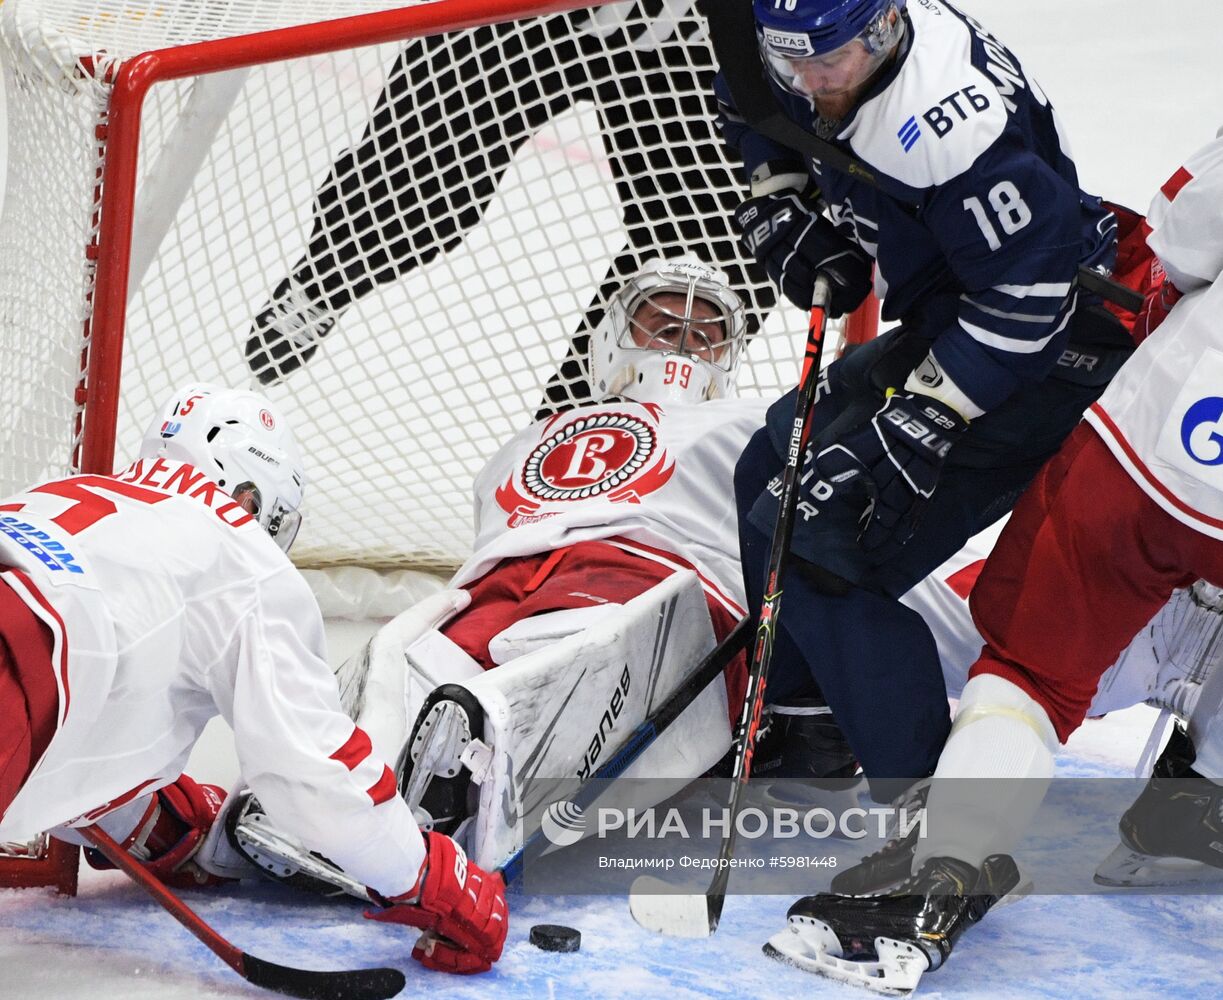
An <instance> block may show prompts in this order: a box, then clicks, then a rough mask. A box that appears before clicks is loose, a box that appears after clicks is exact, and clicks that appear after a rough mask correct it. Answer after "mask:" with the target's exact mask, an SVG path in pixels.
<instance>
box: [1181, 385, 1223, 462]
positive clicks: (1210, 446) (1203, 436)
mask: <svg viewBox="0 0 1223 1000" xmlns="http://www.w3.org/2000/svg"><path fill="white" fill-rule="evenodd" d="M1181 445H1182V447H1184V449H1185V452H1186V453H1187V454H1188V455H1189V457H1190V458H1192V459H1193V460H1194V461H1195V462H1197V463H1198V464H1199V465H1223V398H1220V397H1218V396H1207V397H1206V398H1205V399H1199V400H1198V401H1197V402H1196V403H1194V404H1193V405H1192V406H1191V407H1189V409H1188V410H1186V411H1185V416H1184V419H1182V420H1181Z"/></svg>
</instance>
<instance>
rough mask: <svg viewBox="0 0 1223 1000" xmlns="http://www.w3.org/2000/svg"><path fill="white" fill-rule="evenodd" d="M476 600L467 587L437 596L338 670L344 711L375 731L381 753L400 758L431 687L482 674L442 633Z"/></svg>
mask: <svg viewBox="0 0 1223 1000" xmlns="http://www.w3.org/2000/svg"><path fill="white" fill-rule="evenodd" d="M470 602H471V596H470V595H469V594H468V593H467V591H465V590H443V591H440V592H438V593H436V594H431V595H430V596H429V597H427V598H425V599H424V600H423V601H420V602H418V603H417V604H414V605H413V606H412V607H410V608H408V609H407V610H406V611H404V612H403V613H402V614H400V615H399V616H398V617H397V618H394V619H392V620H391V621H390V622H388V623H387V624H386V625H384V626H383V627H382V628H380V629H379V630H378V631H377V633H375V635H374V636H373V637H372V638H371V639H370V641H369V642H368V643H366V644H365V646H364V647H363V648H362V649H361V650H360V651H359V652H357V653H355V654H353V655H352V656H350V657H349V658H348V659H347V660H345V661H344V662H343V663H342V664H341V665H340V667H339V668H338V669H337V670H336V683H337V684H338V685H339V688H340V702H341V704H342V705H343V707H344V711H345V712H347V713H348V716H349V718H351V719H352V720H353V721H354V722H356V723H357V725H358V726H360V727H361V728H362V729H363V730H365V732H366V733H367V734H368V735H369V738H370V742H371V743H372V744H373V748H374V754H375V755H376V756H379V757H381V758H382V759H383V760H394V759H395V755H396V754H397V753H398V752H399V748H400V747H401V746H402V745H403V741H404V739H405V737H406V736H407V734H408V731H409V728H410V727H411V724H412V722H413V720H414V719H415V718H416V714H417V713H418V712H419V711H420V706H421V704H422V703H423V702H424V699H425V696H426V695H428V693H429V692H430V691H432V690H433V689H434V688H435V687H437V686H438V685H439V684H445V683H447V682H451V681H461V680H464V679H466V678H468V677H471V676H474V675H475V674H477V673H479V672H480V668H479V665H478V664H476V663H475V661H473V660H472V659H471V658H470V657H469V656H467V654H466V653H464V652H463V651H462V650H461V649H459V648H458V647H457V646H456V645H455V644H454V643H452V642H450V641H449V640H448V639H447V638H446V637H445V636H443V635H442V634H441V633H440V632H438V628H439V627H440V626H441V625H443V624H445V623H446V622H447V621H449V620H450V619H451V618H452V617H453V616H454V615H455V614H457V613H458V612H459V611H461V610H463V609H464V608H466V607H467V605H468V604H469V603H470Z"/></svg>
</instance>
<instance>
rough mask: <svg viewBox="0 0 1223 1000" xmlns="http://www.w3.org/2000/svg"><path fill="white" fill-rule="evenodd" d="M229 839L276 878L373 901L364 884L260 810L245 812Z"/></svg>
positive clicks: (246, 856) (327, 894)
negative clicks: (281, 830)
mask: <svg viewBox="0 0 1223 1000" xmlns="http://www.w3.org/2000/svg"><path fill="white" fill-rule="evenodd" d="M233 839H234V846H235V847H236V848H237V850H238V853H240V854H241V855H242V856H243V857H245V858H246V859H247V860H248V861H250V862H251V864H253V865H256V866H257V867H258V868H261V869H262V870H263V871H265V872H267V874H268V875H270V876H271V877H272V878H274V879H276V880H277V881H280V882H290V883H296V884H297V886H298V887H299V888H303V889H308V890H310V891H314V892H317V893H319V894H321V895H326V896H330V895H338V894H339V893H340V892H343V893H345V894H346V895H349V896H354V897H356V898H357V899H360V900H362V901H364V902H367V903H372V902H374V900H373V899H372V898H371V897H370V894H369V890H368V889H367V888H366V887H365V886H364V885H362V884H361V883H360V882H358V881H357V880H356V879H354V878H352V877H351V876H349V875H347V874H345V873H344V872H343V871H342V870H341V869H339V868H336V867H335V866H333V865H330V864H328V863H327V862H326V861H324V860H323V859H322V858H319V857H317V856H316V855H314V854H312V853H311V852H310V851H308V850H306V848H305V847H303V846H302V845H301V844H300V843H299V842H298V841H296V840H294V839H293V838H292V837H289V836H286V835H285V834H282V833H280V832H279V831H278V830H277V829H276V828H275V827H274V826H272V824H271V822H270V821H269V820H268V818H267V816H266V815H264V814H263V813H254V812H248V813H247V814H246V815H244V816H242V817H241V818H239V820H238V822H237V823H236V824H235V826H234V830H233Z"/></svg>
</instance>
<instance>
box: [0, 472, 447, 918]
mask: <svg viewBox="0 0 1223 1000" xmlns="http://www.w3.org/2000/svg"><path fill="white" fill-rule="evenodd" d="M0 565H3V566H4V567H11V568H6V569H5V571H4V573H3V579H4V582H5V583H6V584H8V585H9V586H10V587H12V589H13V590H14V591H15V592H16V593H17V594H18V596H20V597H21V599H22V600H23V601H24V602H25V603H26V604H27V605H28V606H29V608H30V610H31V611H32V612H33V613H34V614H35V615H37V616H38V617H39V618H40V619H41V620H42V621H43V622H45V623H46V625H47V626H48V627H49V628H50V629H51V632H52V634H53V636H54V639H55V645H54V652H53V666H54V669H55V671H56V683H57V685H58V690H59V714H58V729H57V730H56V733H55V735H54V737H53V738H52V740H51V743H50V745H49V746H48V747H47V750H46V752H45V753H44V754H43V756H42V758H41V759H40V760H39V761H38V762H37V764H36V766H35V767H34V770H33V771H32V773H31V774H30V777H29V779H28V780H27V781H26V783H25V785H24V786H23V787H22V789H21V790H20V791H19V792H18V794H17V796H16V798H15V799H14V800H13V802H12V804H11V805H10V806H9V808H8V810H7V811H6V812H5V814H4V815H3V817H2V818H0V840H9V839H19V838H24V837H26V836H28V835H30V834H32V833H35V832H37V831H40V830H45V829H50V828H53V827H56V826H60V825H73V824H75V825H82V824H84V823H87V822H91V821H93V820H94V819H97V818H98V817H99V816H101V815H103V814H105V813H106V812H108V811H110V810H111V809H115V808H119V807H121V806H123V805H125V804H127V803H128V802H131V801H132V800H134V799H136V798H138V797H140V796H142V795H146V794H148V793H150V792H153V791H155V790H156V789H158V788H160V787H162V786H164V785H167V784H169V783H171V782H173V781H175V780H176V779H177V778H178V776H179V775H180V774H181V773H182V770H183V767H184V765H185V764H186V761H187V757H188V755H189V754H190V752H191V749H192V747H193V746H194V745H195V743H196V740H197V739H198V738H199V735H200V733H201V731H202V730H203V728H204V725H205V723H207V722H208V720H209V719H210V718H212V717H213V716H214V715H218V714H219V715H221V716H222V717H224V719H225V720H226V721H227V722H228V723H229V724H230V725H231V726H232V727H233V731H234V740H235V744H236V749H237V755H238V760H239V764H240V766H241V769H242V773H243V775H244V776H245V778H246V780H247V781H248V782H249V784H250V787H251V789H252V790H253V791H254V793H255V795H256V796H257V797H258V798H259V800H260V802H261V803H262V804H263V806H264V807H265V808H266V809H267V811H268V813H269V815H271V816H272V817H273V818H275V819H276V821H277V822H278V823H279V824H280V825H281V826H282V827H283V828H284V829H286V830H289V831H292V832H293V833H294V834H296V835H297V836H299V837H300V838H301V839H302V840H303V841H305V842H306V843H309V844H310V845H311V846H312V848H314V849H315V850H318V851H321V852H322V853H323V854H325V855H326V856H328V857H330V858H332V859H333V860H334V861H335V862H336V863H337V864H339V865H341V866H342V867H343V868H344V869H345V870H346V871H347V872H348V873H349V874H351V875H352V876H353V877H354V878H356V879H359V880H361V881H362V882H364V883H365V884H366V885H368V886H370V887H371V888H373V889H375V890H377V891H378V892H380V893H382V894H383V895H386V896H394V895H399V894H401V893H403V892H406V891H407V890H408V889H410V888H411V886H412V884H413V882H414V881H415V878H416V875H417V873H418V871H419V869H420V865H421V863H422V861H423V860H424V844H423V841H422V838H421V835H420V832H419V831H418V829H417V827H416V824H415V822H414V820H413V819H412V815H411V813H410V811H409V810H408V807H407V806H406V805H405V804H404V802H403V800H402V799H401V798H400V797H399V795H398V794H397V793H396V786H395V780H394V775H393V774H392V772H391V771H390V770H389V769H388V768H387V767H386V765H385V764H384V763H383V762H382V761H381V760H378V759H377V758H375V757H374V756H372V754H371V752H370V747H369V740H368V738H367V737H366V736H365V734H364V733H363V732H362V731H361V730H359V729H357V728H356V727H355V726H354V725H353V723H352V722H351V721H350V720H349V719H348V717H347V716H345V715H344V714H343V712H342V711H341V709H340V701H339V695H338V692H337V688H336V683H335V679H334V677H333V676H332V673H331V670H330V668H329V667H328V665H327V663H326V660H325V638H324V633H323V621H322V616H321V615H320V613H319V611H318V605H317V604H316V603H315V600H314V597H313V595H312V594H311V593H310V590H309V588H308V587H307V585H306V583H305V581H304V579H303V578H302V576H301V574H300V573H298V571H297V570H296V569H295V568H294V567H293V565H292V563H290V562H289V560H288V558H287V557H286V556H285V555H284V553H282V552H281V551H280V549H279V548H277V546H276V544H275V543H274V542H273V541H272V540H271V539H270V538H269V537H268V536H267V534H266V533H265V532H264V531H263V529H262V528H260V527H259V525H258V523H257V522H256V521H255V520H254V519H253V518H252V517H251V516H250V515H249V514H247V513H246V512H245V511H244V510H242V508H241V507H239V506H238V505H237V504H236V503H235V502H234V501H233V500H232V499H231V498H230V497H229V496H228V495H227V494H226V493H224V492H223V491H222V490H221V489H220V488H219V487H218V486H217V485H216V484H215V483H213V482H211V481H209V480H207V479H205V478H204V477H203V475H202V474H201V473H199V472H197V471H196V470H194V469H193V468H191V467H190V466H188V465H183V464H181V463H178V462H166V461H164V460H161V459H157V460H147V461H144V462H137V463H136V464H135V465H133V466H132V467H131V468H130V469H128V470H127V471H126V472H124V473H122V474H121V475H119V476H116V477H109V476H77V477H75V478H71V479H65V480H60V481H57V482H52V483H46V484H42V485H40V486H37V487H34V488H33V489H31V490H30V491H27V492H25V493H22V494H18V495H16V496H13V497H10V498H9V499H8V500H5V501H0Z"/></svg>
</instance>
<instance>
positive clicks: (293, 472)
mask: <svg viewBox="0 0 1223 1000" xmlns="http://www.w3.org/2000/svg"><path fill="white" fill-rule="evenodd" d="M140 457H141V458H142V459H152V458H166V459H169V460H171V461H176V462H186V463H188V464H189V465H191V466H193V467H194V468H196V469H197V470H198V471H200V472H202V473H204V475H206V476H207V477H208V478H209V479H211V480H213V481H214V482H215V483H216V484H217V485H218V486H220V487H221V488H222V489H223V490H225V492H226V493H228V494H229V495H230V496H231V497H233V498H234V499H235V500H236V501H238V503H240V504H241V505H242V506H243V507H245V508H246V509H247V510H248V511H249V512H250V513H251V514H253V515H254V516H255V518H256V519H257V520H258V521H259V524H260V525H262V527H263V529H264V530H265V531H266V532H267V533H268V534H269V535H271V536H272V540H273V541H274V542H275V543H276V544H277V545H279V546H280V548H281V549H283V550H284V551H285V552H288V551H289V547H290V546H291V545H292V544H293V540H294V539H295V538H296V537H297V531H298V529H299V528H300V527H301V512H300V511H299V510H298V508H299V507H300V506H301V502H302V494H303V493H304V492H305V481H306V480H305V472H304V469H303V467H302V459H301V452H300V451H299V450H298V447H297V441H296V439H295V438H294V437H293V432H292V431H291V430H289V425H288V424H287V423H286V422H285V420H284V419H283V418H282V417H281V415H280V412H279V411H278V410H277V409H276V407H275V406H273V405H272V404H271V403H270V402H269V401H268V400H266V399H264V398H263V397H262V396H260V395H259V394H258V393H254V392H249V391H247V390H241V389H226V388H223V387H221V386H215V385H208V384H206V383H196V384H192V385H188V386H185V387H184V388H182V389H180V390H179V391H178V392H176V393H175V394H174V396H173V397H171V399H170V400H169V401H168V402H167V403H166V404H165V405H164V406H163V407H162V408H161V411H160V413H159V414H158V416H157V417H156V418H155V419H154V420H153V422H152V423H151V424H150V425H149V428H148V430H147V431H145V434H144V438H143V440H142V441H141V442H140Z"/></svg>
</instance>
